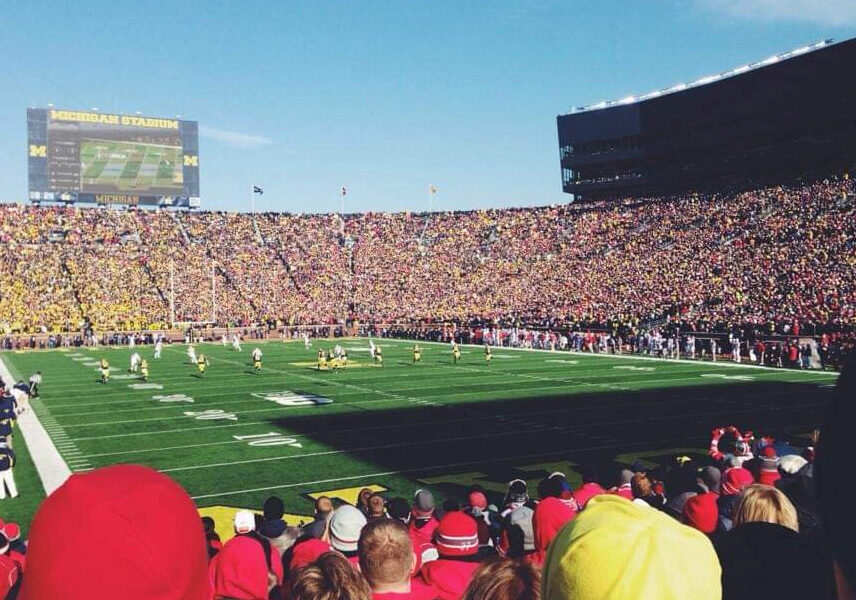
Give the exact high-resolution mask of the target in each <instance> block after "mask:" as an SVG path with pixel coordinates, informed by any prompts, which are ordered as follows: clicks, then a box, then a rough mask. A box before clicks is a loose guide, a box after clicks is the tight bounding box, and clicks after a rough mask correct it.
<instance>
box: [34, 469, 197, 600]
mask: <svg viewBox="0 0 856 600" xmlns="http://www.w3.org/2000/svg"><path fill="white" fill-rule="evenodd" d="M68 531H73V532H74V543H57V536H58V535H60V533H61V532H68ZM117 590H121V596H122V598H125V599H127V600H152V599H160V600H169V599H175V600H179V599H180V600H209V598H211V591H212V590H211V584H210V582H209V579H208V560H207V553H206V549H205V536H204V532H203V529H202V523H201V522H200V519H199V515H198V513H197V512H196V507H195V506H194V504H193V501H192V500H191V499H190V497H189V496H188V495H187V493H186V492H185V491H184V490H183V489H181V487H179V486H178V485H177V484H176V483H175V482H173V481H172V480H171V479H169V478H168V477H166V476H165V475H162V474H160V473H157V472H156V471H154V470H152V469H149V468H146V467H140V466H136V465H117V466H114V467H106V468H103V469H97V470H95V471H91V472H89V473H84V474H74V475H72V476H71V477H70V478H69V479H68V480H67V481H66V482H65V483H64V484H63V485H61V486H60V487H59V488H58V489H57V490H56V491H54V493H53V494H51V495H50V496H48V498H47V499H45V501H44V502H42V505H41V506H40V507H39V510H38V512H37V513H36V516H35V518H34V519H33V524H32V527H31V529H30V537H29V544H28V549H27V574H26V577H25V578H24V583H23V586H22V588H21V594H20V598H21V599H22V600H43V599H45V598H64V599H65V600H77V599H81V600H82V599H84V598H85V599H87V600H101V599H104V600H107V599H114V598H115V597H116V593H117Z"/></svg>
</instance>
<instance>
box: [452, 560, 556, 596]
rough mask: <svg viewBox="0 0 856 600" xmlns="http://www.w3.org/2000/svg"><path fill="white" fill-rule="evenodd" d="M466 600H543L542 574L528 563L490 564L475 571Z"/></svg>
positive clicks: (497, 562)
mask: <svg viewBox="0 0 856 600" xmlns="http://www.w3.org/2000/svg"><path fill="white" fill-rule="evenodd" d="M464 600H541V572H540V571H539V570H538V569H536V568H535V567H533V566H532V565H531V564H529V563H527V562H525V561H514V560H509V559H495V560H491V561H488V562H486V563H484V564H483V565H481V566H480V567H479V568H478V570H477V571H476V572H475V575H474V576H473V580H472V581H471V582H470V585H469V587H468V588H467V591H466V593H465V594H464Z"/></svg>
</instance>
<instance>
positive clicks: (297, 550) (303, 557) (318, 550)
mask: <svg viewBox="0 0 856 600" xmlns="http://www.w3.org/2000/svg"><path fill="white" fill-rule="evenodd" d="M330 550H332V548H331V547H330V544H328V543H327V542H322V541H321V540H316V539H315V538H309V539H308V540H304V541H302V542H299V543H297V544H295V545H294V549H293V550H292V551H291V565H290V566H289V569H290V570H291V571H292V572H293V571H296V570H297V569H302V568H303V567H306V566H309V565H311V564H312V563H314V562H315V561H316V560H318V557H319V556H321V555H322V554H324V553H325V552H330Z"/></svg>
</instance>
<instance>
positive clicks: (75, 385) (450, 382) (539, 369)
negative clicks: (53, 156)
mask: <svg viewBox="0 0 856 600" xmlns="http://www.w3.org/2000/svg"><path fill="white" fill-rule="evenodd" d="M334 343H335V342H329V343H328V342H327V341H324V340H321V341H319V340H315V341H314V342H313V347H312V348H311V349H309V350H306V349H305V348H304V347H303V343H302V342H298V343H293V342H288V343H283V342H279V341H275V342H267V343H254V342H252V341H251V340H247V341H246V342H245V343H244V349H243V352H241V353H238V352H235V351H233V350H232V349H231V348H228V349H227V348H224V347H222V346H220V345H219V344H206V345H201V346H197V352H204V353H205V354H206V355H207V356H209V359H210V367H209V370H208V372H207V373H206V375H205V377H204V378H200V377H198V375H197V370H196V368H195V366H194V365H192V364H190V362H189V361H188V358H187V356H186V347H185V346H184V345H173V346H166V347H164V351H163V357H162V358H161V359H159V360H154V359H153V358H152V354H153V349H152V348H148V347H144V348H142V349H139V351H140V353H141V355H142V356H143V357H144V358H147V359H148V361H149V364H150V370H151V376H150V379H149V383H148V384H142V382H141V381H140V380H139V379H138V378H136V377H135V376H133V375H130V374H128V373H127V369H128V366H129V365H128V363H129V356H130V354H131V351H130V350H128V349H127V348H121V349H113V348H102V349H96V350H90V349H77V350H71V351H44V352H24V353H7V354H5V355H4V358H5V360H6V363H7V365H8V366H9V367H10V368H11V370H12V373H13V375H15V376H28V375H29V374H30V373H32V372H34V371H36V370H41V371H42V373H43V376H44V384H43V389H42V398H41V400H37V401H34V402H33V407H34V409H35V410H36V413H37V414H38V416H39V417H40V420H41V421H42V423H43V424H44V425H45V428H46V429H47V430H48V432H49V433H50V434H51V436H52V438H53V439H54V440H59V442H58V447H59V449H60V452H61V453H62V455H63V457H64V458H65V460H66V462H67V463H68V464H69V466H70V468H71V469H72V470H73V471H86V470H88V469H92V468H97V467H102V466H105V465H111V464H115V463H142V464H145V465H149V466H151V467H154V468H156V469H160V470H161V471H163V472H165V473H167V474H169V475H170V476H171V477H173V478H174V479H175V480H177V481H178V482H179V483H181V484H182V485H183V486H184V487H185V489H186V490H187V491H188V493H189V494H190V495H191V496H192V497H193V498H194V500H195V501H196V502H197V504H198V505H199V506H200V507H201V508H202V509H203V510H204V511H206V512H208V513H210V514H214V515H215V516H217V517H218V518H219V519H220V520H221V525H220V529H223V528H224V527H227V525H225V523H226V522H227V521H228V518H229V516H230V515H231V514H232V511H233V508H228V509H227V508H218V507H247V508H259V507H260V506H261V504H262V502H263V501H264V499H265V498H266V497H267V496H269V495H272V494H275V495H279V496H280V497H282V498H283V499H284V500H285V503H286V507H287V508H288V510H289V511H290V512H291V513H293V514H294V515H298V516H295V517H294V518H295V519H299V515H306V514H309V513H310V512H311V504H310V498H311V497H312V496H313V495H315V494H318V493H328V494H331V495H333V496H336V497H339V498H342V499H348V500H352V499H353V497H354V496H355V494H356V491H357V490H358V489H360V488H362V487H365V486H370V485H373V486H376V489H378V490H386V491H387V494H388V495H389V496H395V495H403V496H405V497H410V496H411V494H413V492H414V491H415V490H416V489H418V488H420V487H426V486H429V487H430V488H431V489H432V490H433V491H434V492H435V494H436V495H437V496H438V497H439V498H443V497H445V496H454V497H458V498H461V497H463V495H464V493H465V489H466V486H468V485H470V484H472V483H479V484H481V485H482V486H484V488H486V490H488V492H489V495H491V499H492V500H493V501H496V502H498V501H500V500H501V495H502V492H503V491H504V489H505V485H506V483H507V482H508V481H509V480H510V479H512V478H514V477H521V478H524V479H526V480H528V481H529V482H530V483H531V485H533V486H534V485H536V484H537V481H538V480H539V479H540V478H542V477H544V476H545V475H546V474H548V473H550V472H552V471H553V470H562V471H564V472H565V473H567V474H568V477H569V479H570V480H571V481H572V483H575V482H576V481H577V480H578V478H577V476H576V473H575V472H574V466H575V465H577V464H580V463H582V462H595V463H596V464H598V465H599V466H600V470H601V474H602V476H603V477H604V479H609V478H610V477H612V475H613V473H614V472H617V469H618V468H619V467H620V466H621V465H627V464H630V463H632V461H633V460H635V459H637V458H640V459H642V460H646V461H648V462H649V463H651V464H656V463H660V462H662V461H665V460H668V458H669V457H670V456H671V455H672V454H673V453H675V452H682V453H689V454H698V455H700V456H701V457H704V456H706V451H705V448H706V444H707V440H708V433H709V431H710V430H711V428H713V427H714V426H717V425H727V424H731V423H734V424H736V425H738V426H739V427H751V428H754V429H755V430H756V431H770V430H772V429H774V428H786V429H788V430H789V431H790V432H792V433H793V434H795V435H800V434H805V433H807V432H809V431H810V430H811V429H812V428H813V427H815V426H816V425H817V424H818V423H819V422H820V418H821V415H822V410H823V407H824V405H825V402H826V400H827V393H828V391H829V389H828V388H829V387H830V385H831V384H832V383H834V381H835V376H834V374H831V373H819V372H799V371H787V370H767V369H757V368H738V367H731V366H728V365H724V364H711V363H687V362H673V361H669V362H666V361H660V360H657V359H635V360H634V359H627V358H622V357H601V356H589V355H580V354H570V353H559V352H555V353H549V352H532V351H518V350H506V349H497V350H496V351H495V353H494V359H493V364H491V365H490V366H487V365H486V364H485V360H484V354H483V352H482V350H481V349H480V348H478V347H464V348H463V351H464V354H463V357H462V361H461V362H460V363H459V364H458V365H457V366H455V365H453V364H452V360H451V352H450V349H449V347H448V345H440V344H423V345H422V347H423V349H424V353H423V363H422V364H419V365H413V364H412V354H411V352H410V347H411V345H412V343H411V342H406V341H393V340H384V341H383V342H382V345H383V349H384V358H385V362H386V365H385V367H383V368H380V367H377V366H375V365H373V364H372V362H371V360H370V357H369V353H368V343H367V341H366V340H358V339H350V340H340V341H339V343H340V344H342V345H343V346H344V347H346V348H347V349H348V351H349V355H350V359H351V360H350V362H351V366H350V368H348V369H342V370H341V371H340V372H338V373H334V372H328V371H321V372H318V371H316V370H315V368H314V366H315V354H316V352H317V350H318V348H319V347H322V348H328V347H331V346H332V345H333V344H334ZM255 345H258V346H259V347H260V348H261V349H262V351H263V352H264V367H263V370H262V372H261V374H256V373H254V372H253V369H252V367H251V365H250V352H251V350H252V348H253V347H254V346H255ZM101 357H107V359H108V360H109V361H110V364H111V366H112V367H113V368H114V369H115V371H114V372H113V375H112V379H111V381H110V382H109V383H108V384H107V385H101V384H100V383H98V379H99V375H98V370H97V365H96V362H95V361H96V360H97V359H99V358H101ZM318 398H320V399H326V400H330V401H332V402H330V403H326V404H319V403H317V399H318ZM19 438H20V436H16V440H15V441H16V449H17V448H19V447H20V446H22V445H23V444H22V443H21V442H22V440H20V442H19ZM20 452H25V450H23V449H21V450H20ZM16 477H17V478H18V479H19V480H20V481H21V484H19V487H20V488H22V490H21V491H22V494H24V496H23V497H22V498H27V497H28V498H29V500H27V501H26V502H25V501H23V500H21V501H16V502H19V505H20V508H18V509H16V510H17V512H18V513H19V514H17V515H16V518H18V519H19V520H21V521H24V522H26V521H27V517H28V514H25V513H26V512H27V511H31V510H32V509H33V508H35V506H36V505H37V503H38V501H39V500H40V498H41V497H40V496H39V493H40V489H37V488H38V479H37V478H36V477H35V476H34V474H33V473H32V464H31V463H29V462H28V461H27V460H23V459H22V461H21V464H20V465H19V467H18V468H17V469H16ZM533 492H534V488H533ZM7 502H8V501H7ZM3 511H8V509H6V508H5V506H0V516H4V517H5V515H4V514H3Z"/></svg>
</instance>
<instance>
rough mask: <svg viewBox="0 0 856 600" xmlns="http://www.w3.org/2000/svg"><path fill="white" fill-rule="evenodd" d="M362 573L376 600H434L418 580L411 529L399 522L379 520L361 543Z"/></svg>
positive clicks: (431, 593) (431, 594)
mask: <svg viewBox="0 0 856 600" xmlns="http://www.w3.org/2000/svg"><path fill="white" fill-rule="evenodd" d="M359 560H360V571H361V572H362V574H363V576H364V577H365V578H366V581H368V583H369V586H370V587H371V589H372V597H373V599H374V600H432V599H433V598H434V592H433V590H432V589H431V588H430V587H428V586H427V585H425V584H424V583H422V582H421V581H420V580H414V579H413V574H414V571H415V570H416V567H417V558H416V554H415V553H414V552H413V546H412V543H411V541H410V534H409V533H408V531H407V526H406V525H404V524H403V523H401V522H400V521H398V520H396V519H375V520H373V521H371V522H370V523H369V524H368V525H366V526H365V527H364V528H363V531H362V533H361V534H360V541H359Z"/></svg>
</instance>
